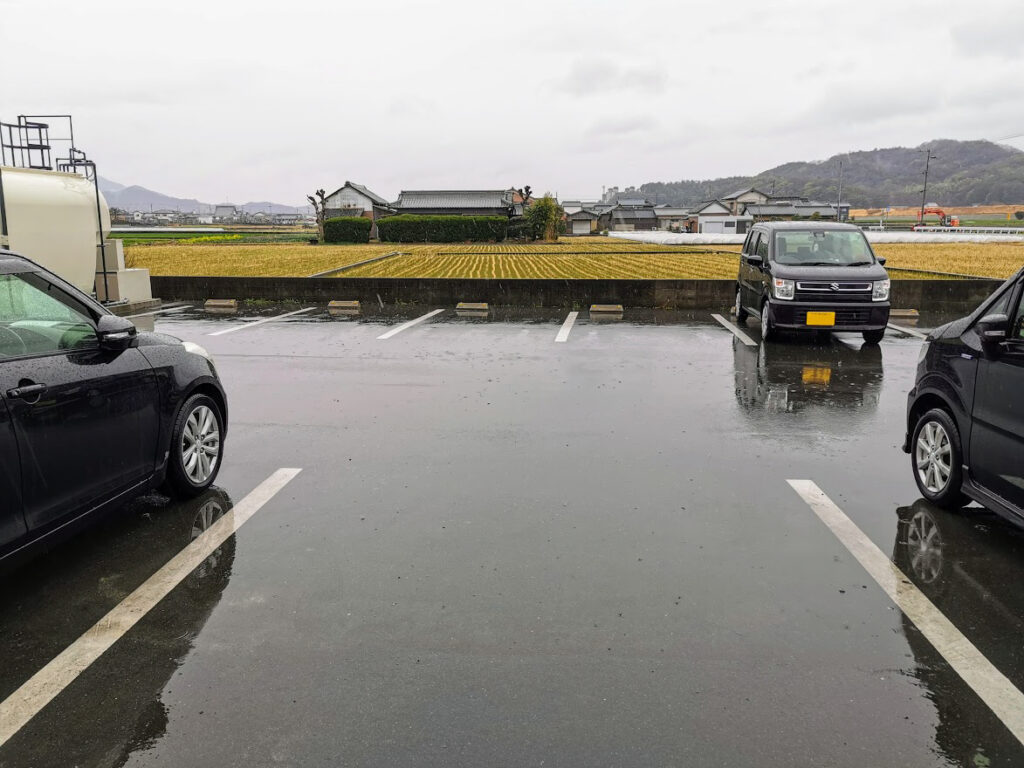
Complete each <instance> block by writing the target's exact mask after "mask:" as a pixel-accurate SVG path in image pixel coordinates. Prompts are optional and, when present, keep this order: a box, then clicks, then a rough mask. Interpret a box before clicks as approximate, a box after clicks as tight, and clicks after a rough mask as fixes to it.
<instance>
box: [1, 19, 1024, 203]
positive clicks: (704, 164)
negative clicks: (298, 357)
mask: <svg viewBox="0 0 1024 768" xmlns="http://www.w3.org/2000/svg"><path fill="white" fill-rule="evenodd" d="M45 26H48V27H49V28H50V29H52V30H53V31H52V32H49V33H46V34H41V33H37V31H36V30H39V29H42V28H44V27H45ZM0 52H2V55H3V71H2V74H0V118H2V119H4V120H12V119H14V117H15V116H16V115H18V114H20V113H50V112H71V113H73V114H74V117H75V129H76V137H77V138H78V139H79V141H78V143H79V145H80V146H81V147H82V148H84V149H85V150H86V151H87V152H88V153H89V155H90V156H91V157H93V158H94V159H95V160H96V161H97V163H98V164H99V168H100V173H101V174H102V175H103V176H105V177H107V178H110V179H114V180H116V181H119V182H121V183H124V184H140V185H142V186H145V187H149V188H151V189H155V190H158V191H160V192H164V193H167V194H171V195H175V196H179V197H197V198H199V199H200V200H203V201H206V202H218V201H222V200H225V199H229V200H231V201H234V202H239V203H240V202H245V201H249V200H272V201H275V202H280V203H288V204H297V203H299V202H302V201H303V198H304V195H305V194H306V193H307V192H308V191H311V190H313V189H315V188H317V187H320V186H323V187H326V188H327V189H328V191H330V190H331V189H334V188H336V187H338V186H340V185H341V184H342V183H343V182H344V181H345V180H346V179H351V180H352V181H357V182H359V183H362V184H366V185H367V186H369V187H370V188H371V189H373V190H375V191H377V192H378V193H380V194H382V195H384V196H385V197H387V198H389V199H394V198H395V197H396V196H397V194H398V191H399V190H400V189H403V188H408V189H416V188H420V189H423V188H498V187H508V186H513V185H514V186H522V185H523V184H530V185H532V186H533V188H534V189H535V190H538V191H551V192H557V193H558V194H559V196H560V197H562V198H563V199H566V198H579V197H584V198H588V197H596V196H598V195H599V194H600V192H601V187H602V185H608V186H611V185H618V186H620V187H623V186H626V185H629V184H635V185H639V184H642V183H643V182H646V181H670V180H677V179H682V178H709V177H715V176H724V175H731V174H750V173H756V172H758V171H761V170H765V169H767V168H770V167H772V166H774V165H777V164H779V163H781V162H785V161H789V160H814V159H823V158H826V157H828V156H830V155H833V154H835V153H838V152H844V151H848V150H855V149H871V148H874V147H883V146H894V145H905V146H913V145H917V144H919V143H921V142H923V141H926V140H928V139H933V138H954V139H974V138H988V139H1001V138H1003V137H1007V136H1011V135H1015V134H1024V98H1022V97H1021V84H1022V83H1024V13H1021V8H1020V0H1006V1H1005V2H1003V1H1001V0H975V2H972V3H969V4H965V3H963V2H935V1H934V0H932V1H931V2H905V1H903V0H888V1H887V2H875V1H874V0H861V1H860V2H857V3H849V2H829V1H826V0H795V1H793V2H789V1H788V0H780V1H778V2H772V1H771V0H751V1H748V0H730V2H729V3H718V2H710V1H709V0H705V1H704V2H701V3H688V2H660V1H659V2H654V1H652V2H644V1H643V0H631V1H630V2H626V1H625V0H617V1H616V2H605V1H604V0H587V1H585V2H584V1H579V2H577V1H575V0H572V1H562V0H548V1H547V2H545V1H544V0H540V1H539V2H534V1H533V0H525V1H524V0H520V1H519V2H514V3H501V4H498V3H486V2H480V0H477V1H476V2H469V1H465V2H464V1H463V0H444V1H443V2H404V1H402V0H389V2H387V3H376V2H362V3H361V2H356V1H355V0H332V1H331V2H320V0H298V1H294V2H283V1H281V0H278V1H276V2H273V3H266V2H260V1H258V0H251V1H250V2H246V3H241V2H224V1H223V0H202V1H198V0H174V1H173V2H171V3H159V4H157V3H148V2H139V0H130V1H129V0H94V2H82V0H48V1H47V2H46V3H41V2H39V0H0ZM1006 143H1009V144H1012V145H1014V146H1017V147H1022V148H1024V140H1022V139H1014V140H1012V141H1007V142H1006Z"/></svg>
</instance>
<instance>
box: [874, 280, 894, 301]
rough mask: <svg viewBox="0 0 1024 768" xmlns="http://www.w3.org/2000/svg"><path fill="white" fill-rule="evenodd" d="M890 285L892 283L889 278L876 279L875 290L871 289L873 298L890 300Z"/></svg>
mask: <svg viewBox="0 0 1024 768" xmlns="http://www.w3.org/2000/svg"><path fill="white" fill-rule="evenodd" d="M890 285H891V283H890V282H889V281H888V280H876V281H875V287H874V290H872V291H871V300H872V301H888V300H889V286H890Z"/></svg>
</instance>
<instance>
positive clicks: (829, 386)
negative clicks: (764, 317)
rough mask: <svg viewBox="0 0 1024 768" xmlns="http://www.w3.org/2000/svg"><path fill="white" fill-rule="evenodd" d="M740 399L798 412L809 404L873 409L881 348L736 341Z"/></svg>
mask: <svg viewBox="0 0 1024 768" xmlns="http://www.w3.org/2000/svg"><path fill="white" fill-rule="evenodd" d="M733 361H734V365H735V374H736V399H737V400H738V401H739V403H740V404H741V405H742V406H743V407H744V408H746V409H763V410H767V411H775V412H790V411H799V410H801V409H803V408H805V407H808V406H819V407H825V408H863V407H870V408H874V407H875V406H877V404H878V395H879V391H880V390H881V385H882V350H881V349H880V348H879V347H877V346H875V345H872V344H866V345H864V346H863V347H861V348H860V349H853V348H851V347H848V346H847V345H845V344H843V343H841V342H837V341H835V340H831V339H830V340H827V341H825V342H824V343H821V344H807V343H804V344H800V343H796V344H775V343H762V344H760V345H758V346H757V347H748V346H745V345H744V344H742V343H740V342H739V340H737V339H734V340H733Z"/></svg>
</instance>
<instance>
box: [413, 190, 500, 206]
mask: <svg viewBox="0 0 1024 768" xmlns="http://www.w3.org/2000/svg"><path fill="white" fill-rule="evenodd" d="M511 205H512V193H511V192H509V191H508V190H506V189H483V190H479V189H477V190H449V189H439V190H420V189H411V190H410V189H403V190H402V192H401V193H400V194H399V195H398V200H397V201H396V202H395V204H394V208H396V209H397V210H399V211H401V210H402V209H403V208H452V209H458V208H508V207H510V206H511Z"/></svg>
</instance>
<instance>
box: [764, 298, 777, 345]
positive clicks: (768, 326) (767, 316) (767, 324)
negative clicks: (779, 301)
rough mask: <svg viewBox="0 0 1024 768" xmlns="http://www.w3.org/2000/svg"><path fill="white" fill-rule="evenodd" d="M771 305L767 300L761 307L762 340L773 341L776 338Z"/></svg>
mask: <svg viewBox="0 0 1024 768" xmlns="http://www.w3.org/2000/svg"><path fill="white" fill-rule="evenodd" d="M771 313H772V310H771V304H770V303H769V302H768V301H767V300H765V302H764V304H762V305H761V340H762V341H771V340H772V339H774V338H775V333H776V332H775V326H774V325H772V314H771Z"/></svg>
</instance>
